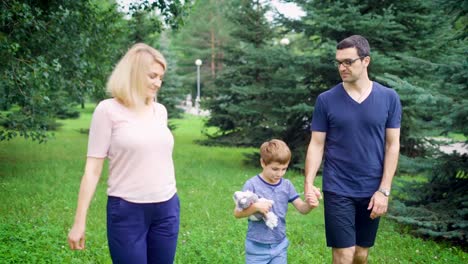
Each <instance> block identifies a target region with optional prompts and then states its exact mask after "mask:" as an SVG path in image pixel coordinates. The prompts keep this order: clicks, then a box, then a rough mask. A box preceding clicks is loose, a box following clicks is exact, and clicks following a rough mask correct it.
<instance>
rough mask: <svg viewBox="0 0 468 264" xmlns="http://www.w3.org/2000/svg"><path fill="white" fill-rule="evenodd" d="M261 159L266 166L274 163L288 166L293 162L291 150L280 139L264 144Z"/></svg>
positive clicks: (261, 148)
mask: <svg viewBox="0 0 468 264" xmlns="http://www.w3.org/2000/svg"><path fill="white" fill-rule="evenodd" d="M260 158H261V159H262V161H263V163H264V164H265V165H268V164H270V163H272V162H278V163H280V164H288V163H289V161H290V160H291V150H289V147H288V145H286V143H284V141H282V140H279V139H272V140H270V141H267V142H264V143H263V144H262V146H261V147H260Z"/></svg>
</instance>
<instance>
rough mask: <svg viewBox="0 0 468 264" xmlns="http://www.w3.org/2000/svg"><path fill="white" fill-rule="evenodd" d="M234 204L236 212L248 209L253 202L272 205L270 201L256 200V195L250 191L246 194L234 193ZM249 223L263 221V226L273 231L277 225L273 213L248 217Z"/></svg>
mask: <svg viewBox="0 0 468 264" xmlns="http://www.w3.org/2000/svg"><path fill="white" fill-rule="evenodd" d="M234 202H235V203H236V210H238V211H242V210H244V209H246V208H249V207H250V206H251V205H252V204H253V203H255V202H269V203H271V204H272V205H273V203H274V202H273V201H272V200H268V199H265V198H258V195H256V194H255V193H253V192H251V191H246V192H235V193H234ZM249 219H250V220H251V221H260V220H264V221H265V224H266V225H267V226H268V227H269V228H270V229H273V228H275V227H276V226H277V225H278V217H277V216H276V214H275V213H273V212H271V211H270V212H268V213H267V214H266V215H263V214H261V213H255V214H252V215H251V216H249Z"/></svg>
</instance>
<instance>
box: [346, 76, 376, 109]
mask: <svg viewBox="0 0 468 264" xmlns="http://www.w3.org/2000/svg"><path fill="white" fill-rule="evenodd" d="M371 82H372V86H371V88H370V90H371V91H370V93H369V94H368V95H367V97H366V98H364V100H362V102H360V103H359V102H358V101H356V100H354V99H353V98H352V97H351V95H349V93H348V92H347V91H346V89H345V88H344V85H343V83H341V89H342V91H343V93H345V96H346V97H347V98H348V99H349V100H351V101H352V102H353V103H355V104H357V105H362V104H363V103H364V102H365V101H367V99H369V97H370V96H371V95H372V93H373V92H374V81H371Z"/></svg>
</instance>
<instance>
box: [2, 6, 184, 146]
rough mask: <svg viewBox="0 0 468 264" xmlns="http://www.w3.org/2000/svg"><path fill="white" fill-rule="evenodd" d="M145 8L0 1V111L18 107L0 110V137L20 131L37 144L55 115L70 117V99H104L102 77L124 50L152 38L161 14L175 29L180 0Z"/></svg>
mask: <svg viewBox="0 0 468 264" xmlns="http://www.w3.org/2000/svg"><path fill="white" fill-rule="evenodd" d="M146 2H147V1H146ZM147 8H148V11H147V9H144V10H143V11H141V12H136V13H135V15H134V17H133V18H130V19H126V18H125V17H124V14H123V13H121V12H119V11H118V10H117V6H116V4H115V3H111V4H109V3H107V4H106V3H104V2H102V1H94V0H87V1H67V0H59V1H20V0H12V1H2V2H1V8H0V57H2V61H1V62H0V76H1V78H0V93H1V94H2V98H1V99H0V109H1V110H3V111H7V110H10V109H11V108H12V107H18V108H19V109H18V110H14V111H9V113H6V114H5V113H2V114H1V116H0V117H1V119H2V120H3V123H4V124H8V125H7V127H4V128H0V141H1V140H5V139H11V138H13V137H15V136H18V135H19V136H24V137H26V138H32V139H33V140H36V139H37V140H38V141H39V142H43V141H45V140H46V139H47V136H48V134H47V132H48V131H49V129H50V128H51V126H50V124H53V123H54V122H55V121H54V120H55V119H56V118H61V117H64V116H70V115H72V116H73V115H76V112H75V113H71V112H69V109H70V107H71V106H72V105H73V104H80V105H81V106H82V107H84V103H85V100H86V99H91V100H93V101H97V100H101V99H103V98H105V97H107V95H106V94H105V84H106V81H107V77H108V76H109V74H110V72H111V71H112V68H113V67H114V65H115V64H116V62H117V60H118V59H119V58H120V57H121V56H122V55H123V54H124V53H125V51H126V50H127V48H128V47H129V46H130V45H131V44H132V43H133V42H134V41H147V42H156V39H157V38H158V37H159V35H158V34H157V33H159V31H160V30H162V22H161V21H162V19H165V21H166V22H168V23H170V24H171V25H172V26H173V27H174V28H176V27H178V26H177V25H179V24H180V23H181V21H182V20H181V17H180V16H179V15H181V14H183V13H184V11H183V6H182V5H181V3H180V2H179V1H171V3H166V1H157V3H153V4H147ZM154 8H160V10H159V11H161V14H160V16H156V15H155V14H156V11H155V9H154ZM150 12H152V13H151V14H152V15H149V14H148V13H150ZM149 44H155V43H149Z"/></svg>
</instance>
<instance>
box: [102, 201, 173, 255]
mask: <svg viewBox="0 0 468 264" xmlns="http://www.w3.org/2000/svg"><path fill="white" fill-rule="evenodd" d="M179 216H180V204H179V197H178V196H177V194H175V195H174V196H173V197H172V198H171V199H169V200H168V201H165V202H161V203H143V204H142V203H132V202H128V201H125V200H124V199H122V198H119V197H113V196H109V197H108V200H107V240H108V243H109V250H110V255H111V258H112V262H113V263H115V264H117V263H119V264H120V263H122V264H126V263H139V264H146V263H148V264H149V263H158V264H172V263H173V262H174V257H175V252H176V246H177V238H178V234H179V219H180V217H179Z"/></svg>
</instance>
